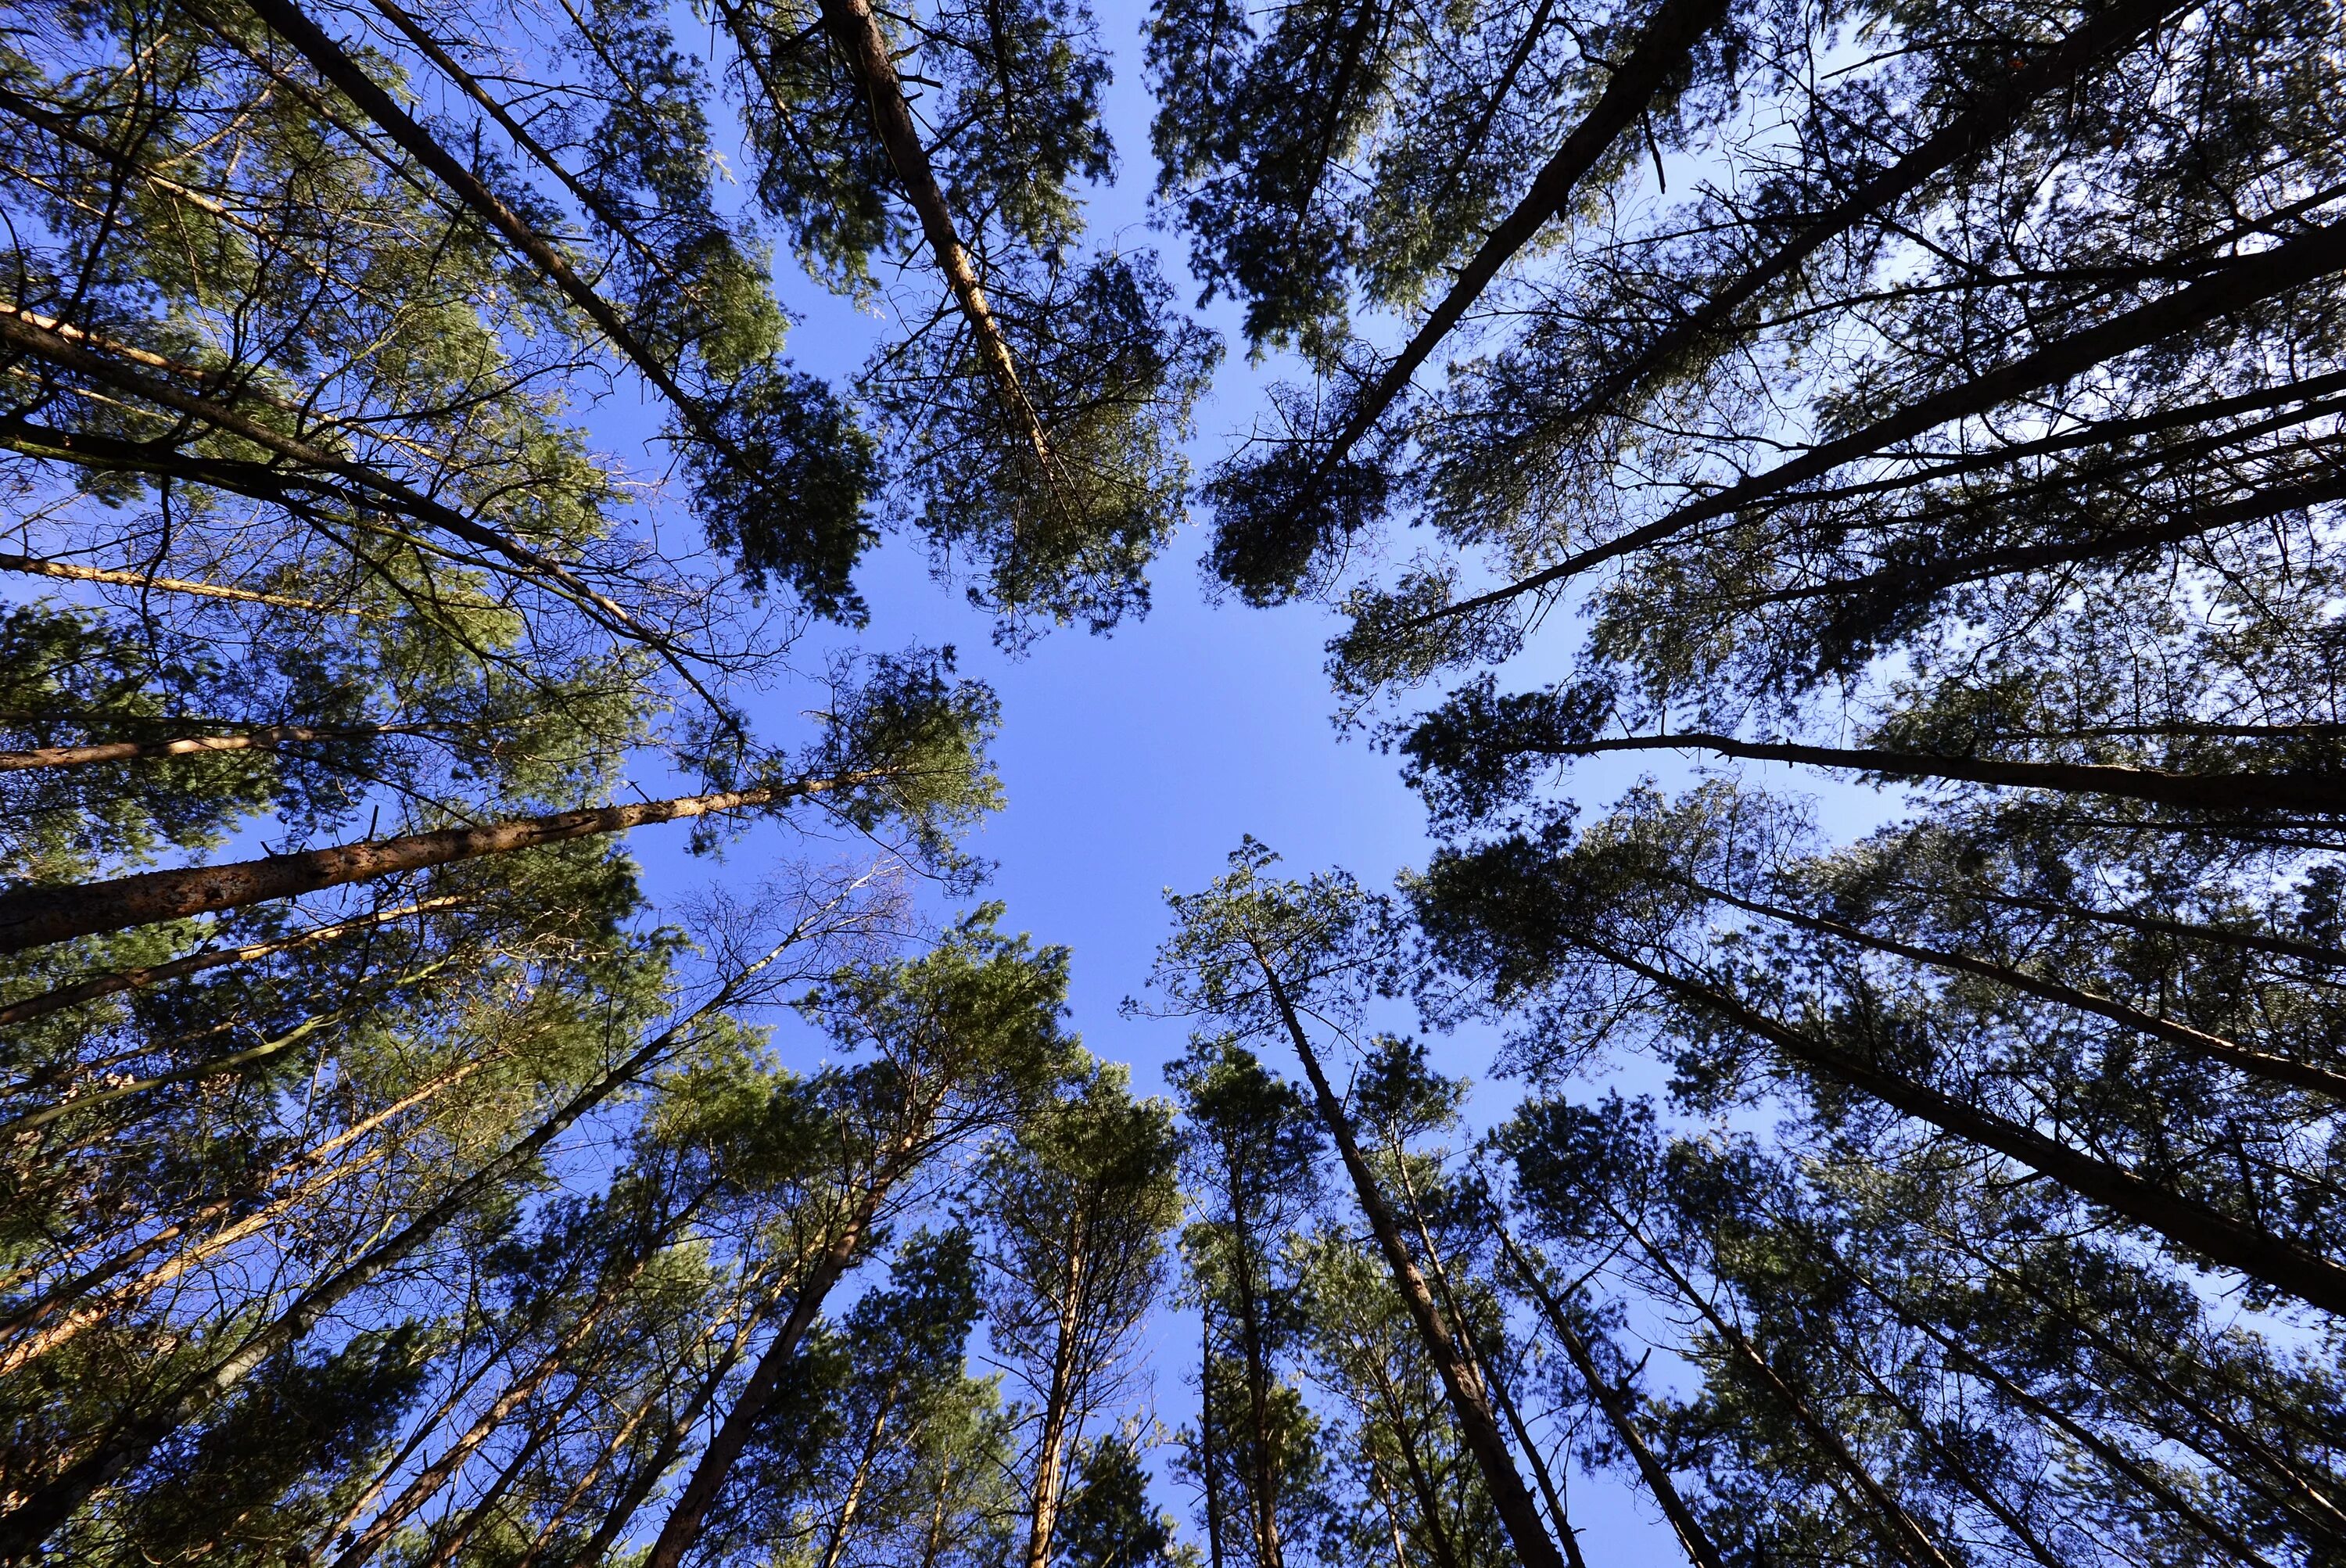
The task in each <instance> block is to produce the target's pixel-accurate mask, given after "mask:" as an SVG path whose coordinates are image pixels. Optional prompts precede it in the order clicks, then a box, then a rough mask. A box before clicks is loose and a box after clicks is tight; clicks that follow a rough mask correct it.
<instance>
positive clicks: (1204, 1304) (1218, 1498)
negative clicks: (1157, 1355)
mask: <svg viewBox="0 0 2346 1568" xmlns="http://www.w3.org/2000/svg"><path fill="white" fill-rule="evenodd" d="M1198 1344H1199V1354H1198V1471H1199V1478H1200V1479H1201V1480H1202V1481H1203V1482H1204V1484H1205V1489H1206V1561H1207V1563H1208V1564H1209V1568H1222V1479H1221V1474H1220V1472H1219V1470H1218V1469H1217V1468H1216V1465H1215V1461H1214V1304H1213V1302H1212V1301H1211V1300H1209V1299H1207V1298H1203V1297H1201V1298H1199V1302H1198Z"/></svg>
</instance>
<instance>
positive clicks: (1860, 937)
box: [1668, 873, 2346, 1100]
mask: <svg viewBox="0 0 2346 1568" xmlns="http://www.w3.org/2000/svg"><path fill="white" fill-rule="evenodd" d="M1668 880H1669V881H1673V882H1675V883H1677V884H1678V886H1680V887H1683V888H1685V889H1687V890H1688V891H1689V892H1695V893H1699V894H1701V895H1702V896H1703V897H1705V898H1709V899H1716V900H1717V901H1719V902H1720V903H1723V904H1728V905H1729V906H1731V907H1733V908H1735V909H1739V910H1742V911H1745V912H1747V913H1749V914H1756V915H1760V916H1761V917H1763V918H1764V919H1768V920H1772V921H1782V922H1783V923H1784V924H1786V925H1794V926H1799V927H1800V929H1802V930H1803V931H1813V932H1822V933H1823V934H1825V935H1827V936H1834V937H1839V938H1841V940H1842V941H1844V942H1855V943H1857V944H1858V945H1859V946H1861V947H1870V948H1872V949H1873V950H1874V951H1875V952H1887V953H1893V954H1895V955H1896V956H1898V957H1900V958H1911V959H1913V960H1914V961H1915V962H1917V963H1927V964H1931V965H1933V966H1935V967H1937V968H1940V969H1952V970H1954V971H1956V972H1959V973H1963V974H1974V975H1977V976H1979V977H1980V978H1981V979H1983V980H1992V981H1994V982H1995V983H1997V984H1999V985H2004V986H2009V987H2010V988H2012V989H2013V990H2015V991H2018V992H2022V993H2025V994H2027V995H2030V996H2035V997H2038V998H2041V999H2042V1000H2044V1001H2046V1002H2053V1003H2060V1004H2061V1005H2062V1006H2065V1007H2074V1008H2076V1009H2077V1010H2078V1011H2079V1012H2081V1013H2093V1014H2095V1015H2096V1016H2097V1017H2101V1018H2106V1019H2108V1020H2110V1022H2112V1023H2123V1024H2125V1025H2126V1026H2127V1028H2129V1029H2138V1030H2140V1031H2141V1032H2142V1033H2145V1034H2149V1035H2152V1036H2155V1037H2156V1038H2157V1039H2160V1040H2165V1041H2167V1042H2168V1043H2169V1044H2176V1045H2180V1046H2182V1047H2184V1048H2185V1049H2186V1050H2188V1051H2192V1052H2195V1053H2197V1054H2199V1055H2201V1056H2205V1057H2208V1058H2209V1059H2211V1060H2214V1061H2218V1062H2221V1063H2223V1064H2225V1065H2226V1066H2228V1067H2231V1068H2233V1069H2235V1070H2237V1071H2239V1072H2241V1073H2244V1074H2249V1076H2252V1077H2257V1078H2261V1079H2264V1080H2265V1081H2266V1082H2268V1083H2273V1084H2287V1085H2288V1086H2289V1087H2290V1088H2293V1089H2310V1090H2311V1091H2312V1092H2313V1093H2315V1094H2317V1095H2328V1096H2329V1097H2330V1098H2331V1099H2333V1100H2346V1073H2336V1072H2332V1071H2331V1069H2329V1068H2327V1067H2318V1066H2315V1065H2314V1064H2312V1063H2310V1062H2298V1061H2293V1060H2291V1059H2290V1058H2289V1057H2287V1056H2276V1055H2274V1054H2272V1053H2271V1052H2270V1051H2259V1050H2258V1049H2256V1048H2255V1047H2253V1046H2249V1045H2243V1044H2239V1042H2237V1041H2234V1040H2228V1039H2226V1038H2224V1037H2223V1036H2222V1035H2220V1034H2210V1033H2207V1032H2206V1031H2205V1030H2200V1029H2194V1028H2192V1027H2191V1026H2190V1025H2189V1024H2188V1023H2177V1022H2176V1021H2175V1020H2173V1019H2172V1018H2166V1017H2161V1016H2160V1015H2158V1014H2157V1013H2144V1012H2142V1011H2140V1010H2139V1009H2137V1008H2133V1007H2129V1006H2127V1004H2126V1003H2123V1002H2120V1001H2118V1000H2117V999H2116V998H2114V997H2108V996H2103V995H2101V994H2099V993H2095V992H2091V991H2082V990H2079V989H2078V988H2077V987H2076V986H2074V985H2064V984H2062V983H2060V982H2058V981H2054V980H2045V979H2043V978H2041V977H2039V976H2037V975H2034V974H2031V973H2029V972H2027V971H2025V970H2019V969H2014V968H2011V967H2010V966H2008V965H2006V964H2001V963H1993V962H1989V961H1987V960H1986V959H1982V958H1974V957H1972V956H1971V955H1969V954H1968V953H1960V952H1944V951H1943V950H1941V949H1937V948H1928V947H1920V946H1916V945H1915V944H1913V943H1911V942H1899V941H1897V940H1896V939H1894V938H1892V937H1885V936H1877V935H1875V934H1873V933H1872V932H1867V931H1864V930H1862V929H1860V928H1859V927H1856V926H1852V925H1844V924H1843V923H1841V921H1832V920H1826V919H1824V918H1822V917H1821V916H1819V915H1812V914H1804V913H1802V912H1801V911H1799V910H1792V909H1784V908H1781V907H1780V906H1778V905H1775V904H1766V903H1760V902H1759V901H1756V900H1752V899H1747V898H1743V897H1740V896H1739V895H1738V894H1735V893H1731V892H1729V891H1727V890H1725V889H1724V888H1715V887H1712V886H1710V885H1709V883H1707V882H1701V881H1696V880H1695V879H1693V878H1691V877H1681V876H1678V875H1676V874H1675V873H1673V874H1671V875H1670V876H1669V877H1668Z"/></svg>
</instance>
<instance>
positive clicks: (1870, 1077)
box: [1569, 935, 2346, 1315]
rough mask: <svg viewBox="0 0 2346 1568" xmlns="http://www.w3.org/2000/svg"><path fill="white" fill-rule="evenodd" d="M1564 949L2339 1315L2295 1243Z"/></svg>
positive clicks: (1748, 1014) (2343, 1298) (1614, 952)
mask: <svg viewBox="0 0 2346 1568" xmlns="http://www.w3.org/2000/svg"><path fill="white" fill-rule="evenodd" d="M1569 940H1570V941H1572V942H1575V943H1576V944H1578V945H1580V946H1582V947H1585V948H1586V949H1587V950H1588V951H1589V952H1592V953H1594V954H1596V956H1597V957H1599V958H1602V959H1604V960H1605V961H1606V962H1608V963H1613V964H1616V965H1618V966H1619V967H1621V968H1623V969H1626V970H1627V971H1629V972H1631V973H1633V974H1637V975H1641V976H1643V977H1644V978H1646V979H1647V980H1650V981H1652V982H1653V983H1655V984H1657V985H1658V986H1661V987H1662V988H1663V989H1664V990H1666V991H1668V992H1670V993H1672V994H1674V995H1677V996H1678V997H1681V998H1683V999H1685V1000H1686V1001H1688V1002H1690V1003H1695V1004H1696V1005H1698V1006H1699V1007H1701V1008H1702V1009H1704V1010H1705V1011H1707V1012H1709V1013H1715V1014H1717V1015H1718V1016H1719V1017H1720V1018H1723V1019H1725V1020H1727V1021H1728V1022H1729V1023H1734V1024H1736V1025H1737V1026H1738V1027H1739V1028H1742V1029H1744V1030H1746V1031H1748V1032H1749V1033H1752V1034H1754V1035H1757V1036H1758V1037H1759V1038H1760V1039H1762V1040H1766V1041H1768V1042H1769V1043H1770V1044H1773V1045H1775V1046H1777V1047H1778V1048H1779V1049H1780V1050H1781V1051H1782V1052H1783V1053H1784V1054H1786V1055H1787V1056H1790V1058H1791V1059H1792V1060H1794V1061H1796V1062H1799V1063H1801V1064H1804V1065H1806V1066H1809V1067H1811V1068H1813V1069H1814V1070H1816V1071H1818V1072H1820V1073H1822V1074H1825V1075H1826V1076H1827V1077H1830V1078H1835V1079H1838V1080H1840V1081H1841V1083H1844V1084H1848V1085H1850V1086H1851V1088H1854V1089H1857V1090H1859V1091H1861V1092H1862V1093H1864V1094H1868V1095H1872V1096H1873V1097H1874V1098H1875V1099H1878V1100H1880V1101H1882V1103H1883V1104H1884V1105H1889V1106H1890V1107H1891V1108H1892V1109H1893V1110H1896V1111H1900V1112H1902V1113H1903V1114H1904V1115H1909V1116H1913V1117H1914V1118H1915V1119H1916V1120H1918V1121H1922V1122H1925V1123H1928V1124H1929V1125H1932V1126H1934V1127H1937V1128H1939V1129H1940V1130H1941V1131H1942V1132H1947V1133H1952V1134H1953V1135H1955V1136H1957V1137H1959V1138H1963V1139H1965V1140H1967V1141H1969V1142H1971V1143H1974V1144H1978V1145H1981V1146H1982V1147H1984V1148H1989V1149H1993V1150H1994V1151H1995V1152H1996V1153H1998V1154H2001V1155H2003V1156H2005V1157H2007V1158H2009V1159H2012V1160H2014V1161H2015V1162H2017V1163H2018V1164H2020V1165H2023V1166H2027V1167H2028V1168H2029V1169H2031V1170H2033V1171H2035V1172H2037V1173H2038V1174H2039V1175H2041V1176H2046V1177H2049V1178H2050V1179H2051V1180H2053V1181H2055V1182H2057V1183H2058V1184H2060V1185H2061V1186H2065V1187H2067V1188H2068V1189H2069V1190H2070V1191H2071V1192H2073V1193H2076V1195H2077V1196H2080V1197H2082V1198H2084V1199H2086V1201H2087V1202H2088V1203H2092V1204H2096V1205H2098V1206H2099V1207H2103V1208H2106V1209H2108V1210H2110V1211H2111V1212H2112V1213H2114V1214H2117V1215H2119V1216H2120V1217H2124V1218H2126V1219H2127V1220H2130V1221H2132V1222H2133V1223H2134V1224H2136V1225H2138V1226H2140V1227H2143V1228H2144V1229H2145V1230H2147V1231H2150V1232H2151V1233H2153V1234H2154V1235H2157V1236H2160V1237H2165V1238H2166V1239H2167V1240H2168V1242H2169V1243H2171V1244H2173V1245H2174V1246H2176V1247H2179V1248H2181V1249H2182V1250H2183V1251H2184V1252H2185V1253H2186V1254H2187V1255H2188V1254H2192V1253H2196V1254H2198V1255H2199V1256H2200V1257H2206V1258H2208V1259H2210V1260H2211V1261H2213V1262H2215V1263H2216V1264H2218V1265H2219V1266H2221V1267H2223V1268H2230V1269H2234V1270H2237V1271H2238V1272H2239V1273H2241V1274H2244V1275H2246V1276H2248V1277H2249V1278H2251V1279H2257V1280H2261V1281H2262V1282H2263V1283H2265V1284H2267V1285H2270V1286H2271V1287H2272V1288H2275V1289H2277V1290H2280V1291H2282V1292H2284V1293H2286V1294H2288V1295H2290V1296H2294V1297H2296V1298H2298V1299H2299V1300H2300V1301H2304V1302H2307V1303H2309V1304H2310V1305H2312V1306H2315V1307H2319V1308H2321V1309H2322V1310H2323V1311H2325V1312H2331V1313H2336V1314H2340V1315H2346V1268H2341V1266H2340V1265H2338V1264H2337V1263H2335V1262H2333V1261H2332V1260H2331V1259H2330V1258H2327V1257H2323V1256H2321V1254H2320V1253H2317V1252H2314V1251H2312V1250H2311V1249H2310V1248H2309V1247H2305V1246H2304V1245H2303V1244H2301V1243H2300V1242H2295V1241H2291V1240H2289V1239H2287V1238H2286V1237H2278V1236H2275V1235H2273V1234H2271V1233H2270V1231H2266V1230H2262V1229H2259V1227H2255V1226H2251V1225H2249V1224H2247V1223H2246V1222H2244V1221H2241V1220H2239V1219H2235V1218H2233V1217H2231V1216H2229V1215H2228V1214H2225V1213H2223V1212H2222V1211H2221V1210H2219V1209H2216V1208H2213V1207H2209V1206H2208V1205H2207V1204H2204V1203H2201V1202H2198V1200H2197V1199H2193V1198H2188V1197H2183V1196H2178V1195H2177V1194H2175V1193H2171V1192H2168V1191H2166V1190H2165V1189H2163V1188H2161V1187H2158V1186H2154V1185H2153V1184H2152V1183H2150V1182H2147V1181H2145V1180H2144V1179H2143V1178H2141V1177H2140V1176H2136V1175H2135V1174H2134V1173H2132V1172H2131V1171H2127V1170H2125V1169H2123V1168H2121V1167H2120V1166H2114V1165H2111V1164H2109V1163H2108V1162H2106V1161H2104V1160H2099V1159H2096V1158H2095V1157H2093V1156H2090V1155H2084V1154H2080V1153H2078V1152H2077V1151H2076V1149H2073V1148H2071V1147H2070V1146H2069V1145H2066V1144H2063V1143H2058V1142H2055V1140H2054V1139H2052V1138H2048V1137H2046V1136H2045V1135H2044V1134H2042V1133H2039V1132H2037V1131H2036V1130H2035V1129H2034V1128H2032V1127H2026V1126H2023V1125H2020V1124H2018V1123H2015V1122H2010V1121H2006V1120H2004V1118H2003V1117H2001V1116H1995V1115H1989V1114H1988V1113H1987V1112H1984V1111H1982V1110H1979V1109H1978V1108H1977V1107H1975V1106H1973V1105H1967V1104H1965V1103H1964V1102H1963V1101H1961V1100H1957V1099H1955V1098H1954V1097H1953V1096H1952V1095H1945V1094H1943V1093H1941V1092H1940V1091H1938V1090H1936V1089H1933V1088H1930V1087H1928V1086H1927V1085H1925V1084H1918V1083H1915V1082H1914V1081H1913V1079H1910V1078H1905V1077H1902V1076H1900V1075H1899V1074H1894V1073H1891V1072H1889V1071H1887V1070H1885V1069H1883V1068H1880V1067H1877V1066H1875V1065H1873V1064H1871V1063H1869V1062H1864V1061H1861V1060H1859V1059H1857V1058H1855V1057H1852V1056H1851V1055H1849V1054H1846V1053H1844V1052H1841V1051H1840V1050H1837V1049H1835V1048H1834V1047H1832V1046H1830V1045H1826V1044H1822V1043H1821V1042H1819V1041H1816V1040H1814V1039H1811V1037H1809V1036H1808V1035H1807V1034H1805V1033H1801V1032H1800V1031H1799V1030H1796V1029H1793V1028H1790V1027H1789V1026H1788V1025H1785V1024H1782V1023H1778V1022H1777V1021H1776V1020H1775V1019H1773V1018H1770V1017H1768V1016H1767V1015H1766V1014H1764V1013H1759V1012H1756V1011H1754V1010H1753V1009H1751V1008H1749V1007H1747V1006H1745V1005H1744V1004H1743V1003H1740V1002H1739V1001H1737V1000H1736V999H1735V998H1733V997H1731V996H1729V995H1727V994H1726V993H1722V992H1718V991H1714V990H1712V989H1710V988H1709V987H1708V986H1704V985H1698V984H1697V983H1694V982H1692V981H1689V980H1686V979H1684V978H1682V977H1680V976H1678V975H1676V974H1672V973H1670V972H1668V971H1666V970H1661V969H1657V968H1655V967H1654V966H1653V965H1652V964H1649V963H1646V962H1642V961H1640V960H1638V959H1636V958H1633V957H1631V956H1630V955H1629V954H1627V953H1625V952H1621V951H1620V950H1619V949H1617V948H1614V947H1611V946H1610V945H1608V944H1607V943H1603V942H1597V941H1596V940H1595V939H1593V938H1590V937H1587V936H1585V935H1575V936H1573V937H1571V938H1570V939H1569Z"/></svg>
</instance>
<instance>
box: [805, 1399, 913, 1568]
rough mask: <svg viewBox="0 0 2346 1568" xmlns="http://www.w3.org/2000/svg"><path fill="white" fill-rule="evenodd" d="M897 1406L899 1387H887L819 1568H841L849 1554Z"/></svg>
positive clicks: (857, 1460) (857, 1459)
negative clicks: (851, 1537)
mask: <svg viewBox="0 0 2346 1568" xmlns="http://www.w3.org/2000/svg"><path fill="white" fill-rule="evenodd" d="M895 1405H896V1387H895V1385H894V1384H893V1383H891V1384H890V1385H889V1386H888V1393H887V1397H886V1398H884V1399H882V1400H881V1401H880V1404H879V1407H878V1408H877V1409H876V1410H873V1411H872V1429H871V1431H868V1432H866V1433H865V1434H864V1438H863V1447H862V1451H861V1452H859V1453H858V1454H857V1455H856V1459H855V1474H854V1475H853V1476H852V1477H851V1478H850V1479H849V1481H848V1483H847V1495H846V1496H845V1497H843V1498H841V1500H840V1503H839V1518H838V1519H837V1520H836V1521H835V1522H833V1523H832V1525H831V1538H830V1539H829V1540H828V1541H826V1542H824V1543H823V1547H822V1555H821V1556H820V1557H819V1558H817V1559H816V1563H817V1564H818V1568H839V1560H840V1558H841V1556H842V1555H843V1554H844V1553H846V1551H847V1532H849V1531H850V1530H852V1529H853V1528H854V1527H855V1515H856V1512H857V1511H858V1510H860V1509H861V1508H862V1505H863V1491H864V1488H865V1487H867V1486H869V1485H870V1484H871V1481H872V1465H873V1464H874V1463H875V1462H877V1461H878V1460H879V1458H880V1444H881V1442H882V1440H883V1439H884V1438H885V1437H886V1436H887V1432H888V1417H889V1416H890V1414H891V1413H892V1412H893V1410H894V1409H895Z"/></svg>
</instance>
